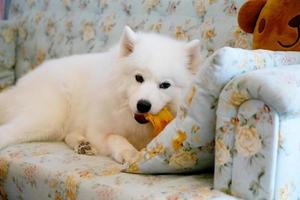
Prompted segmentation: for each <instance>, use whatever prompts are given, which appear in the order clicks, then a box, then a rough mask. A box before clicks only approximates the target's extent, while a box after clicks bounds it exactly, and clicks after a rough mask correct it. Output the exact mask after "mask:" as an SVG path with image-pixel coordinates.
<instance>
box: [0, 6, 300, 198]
mask: <svg viewBox="0 0 300 200" xmlns="http://www.w3.org/2000/svg"><path fill="white" fill-rule="evenodd" d="M243 2H244V1H243V0H191V1H184V0H164V1H160V0H132V1H129V0H112V1H108V0H97V1H91V0H6V4H5V5H6V6H7V7H6V10H7V13H6V15H5V16H7V20H4V21H1V22H0V86H1V88H5V87H7V86H9V85H11V84H13V83H14V82H15V81H16V80H17V79H18V78H20V77H21V76H22V75H23V74H25V73H27V72H28V71H30V70H32V69H34V68H35V67H36V66H37V65H39V64H40V63H42V62H43V61H44V60H46V59H50V58H56V57H63V56H67V55H71V54H78V53H86V52H97V51H102V50H105V49H107V48H108V47H109V46H110V45H112V44H113V43H115V42H116V41H117V40H118V38H119V36H120V34H121V31H122V29H123V27H124V25H125V24H128V25H129V26H131V27H132V28H133V29H135V30H144V31H155V32H159V33H163V34H167V35H170V36H174V37H175V38H177V39H182V40H191V39H194V38H200V39H201V41H202V44H201V45H202V46H201V54H202V56H203V58H207V59H205V62H204V61H203V66H201V68H200V72H199V79H198V80H197V81H196V83H195V84H197V85H200V86H199V87H201V89H202V90H201V91H202V92H203V93H204V94H205V95H206V96H207V102H208V104H200V105H199V107H201V106H203V105H205V106H206V105H209V106H208V108H207V109H208V110H209V113H214V114H213V115H212V114H210V115H208V114H207V115H206V118H203V122H204V123H206V124H209V126H207V127H208V128H205V127H200V128H201V129H203V131H206V132H207V133H208V134H210V137H212V138H215V140H214V142H213V143H210V144H212V145H211V146H212V148H209V149H202V151H209V152H214V151H213V146H215V163H214V167H213V166H209V167H208V168H207V169H206V170H202V171H199V172H193V173H189V174H176V175H175V174H174V175H141V174H130V173H122V172H121V170H123V167H124V166H122V165H119V164H117V163H115V162H114V161H112V160H111V159H109V158H106V157H100V156H97V157H92V156H85V155H77V154H75V153H74V152H73V151H72V150H71V149H69V148H68V147H67V146H66V145H64V144H63V143H31V144H20V145H15V146H11V147H8V148H6V149H3V150H1V151H0V199H56V200H59V199H70V200H74V199H126V200H127V199H170V200H171V199H207V200H211V199H215V200H216V199H220V200H226V199H239V198H243V199H280V200H281V199H284V200H285V199H287V200H297V199H300V171H299V169H300V160H299V158H300V135H299V134H298V133H297V132H298V129H299V128H300V127H299V120H300V119H299V111H300V107H299V106H297V105H298V102H300V89H299V87H300V84H299V83H300V78H299V77H300V66H299V67H298V66H297V65H296V64H300V53H296V52H294V53H292V52H271V51H262V50H256V51H251V50H243V49H250V47H251V38H250V36H249V35H247V34H245V33H243V32H242V31H241V30H240V29H239V28H238V26H237V23H236V14H237V10H238V8H239V7H240V5H241V4H242V3H243ZM224 46H230V47H233V48H230V47H225V48H221V47H224ZM240 48H243V49H240ZM298 68H299V69H298ZM205 106H203V107H205ZM206 107H207V106H206ZM206 107H205V108H206ZM212 127H213V128H212ZM200 139H202V138H200ZM213 168H214V169H213ZM213 171H214V172H213Z"/></svg>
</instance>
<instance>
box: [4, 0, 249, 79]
mask: <svg viewBox="0 0 300 200" xmlns="http://www.w3.org/2000/svg"><path fill="white" fill-rule="evenodd" d="M243 2H244V0H221V1H208V0H191V1H182V0H167V1H160V0H132V1H127V0H115V1H107V0H97V1H87V0H80V1H79V0H76V1H70V0H61V1H59V0H55V1H49V0H30V1H28V0H12V1H11V2H10V5H9V12H8V19H9V20H11V21H15V23H16V26H17V27H18V33H19V37H18V44H17V55H18V57H17V61H18V62H17V63H16V71H17V76H18V77H20V76H22V75H23V74H24V73H26V72H28V71H30V70H32V69H33V68H35V67H36V66H37V65H38V64H40V63H41V62H42V61H44V60H45V59H51V58H56V57H63V56H67V55H70V54H79V53H87V52H98V51H103V50H106V49H107V48H108V47H110V46H111V45H113V44H115V43H116V42H117V41H118V40H119V37H120V34H121V32H122V30H123V27H124V25H125V24H128V25H129V26H131V27H132V28H133V29H134V30H137V31H155V32H158V33H162V34H166V35H169V36H172V37H175V38H177V39H180V40H191V39H195V38H198V39H201V40H202V47H201V54H202V55H203V57H207V56H209V55H211V54H212V53H213V52H214V51H215V50H217V49H219V48H220V47H223V46H232V47H242V48H251V38H250V35H247V34H245V33H244V32H242V31H241V30H240V29H239V28H238V25H237V22H236V15H237V10H238V8H239V7H240V6H241V5H242V3H243ZM224 19H226V23H223V21H224Z"/></svg>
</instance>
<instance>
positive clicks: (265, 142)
mask: <svg viewBox="0 0 300 200" xmlns="http://www.w3.org/2000/svg"><path fill="white" fill-rule="evenodd" d="M299 77H300V65H291V66H282V67H278V68H276V69H263V70H259V71H253V72H249V73H246V74H244V75H241V76H238V77H237V78H234V79H233V80H232V81H230V82H229V83H228V84H227V85H226V86H225V88H224V89H223V91H222V93H221V95H220V101H219V104H218V110H217V113H218V115H217V129H216V130H217V131H216V141H217V142H218V144H219V145H216V158H215V159H216V162H215V177H214V178H215V181H214V185H215V188H217V189H220V190H221V191H224V192H229V193H230V194H233V195H235V196H238V197H243V198H246V199H297V198H299V197H300V185H299V183H300V176H299V175H298V174H299V173H298V168H297V167H298V166H300V162H299V160H298V158H299V157H300V150H299V144H300V136H299V135H298V134H297V133H296V132H297V130H299V125H298V124H299V113H300V107H299V105H298V101H299V100H300V78H299ZM237 94H239V95H237ZM232 99H235V101H233V100H232ZM220 144H221V145H220ZM287 146H288V147H287ZM227 152H229V158H228V156H227V157H226V156H223V155H227V154H228V153H227ZM223 157H225V158H226V159H224V158H223ZM222 158H223V159H222ZM220 160H221V161H220ZM289 166H295V168H294V167H292V168H289ZM287 168H289V169H288V170H287Z"/></svg>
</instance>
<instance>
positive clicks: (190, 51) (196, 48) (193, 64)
mask: <svg viewBox="0 0 300 200" xmlns="http://www.w3.org/2000/svg"><path fill="white" fill-rule="evenodd" d="M185 50H186V52H187V56H188V63H187V64H188V68H189V70H190V71H191V72H192V73H196V72H197V69H198V66H199V64H200V40H197V39H196V40H192V41H190V42H188V43H187V44H186V45H185Z"/></svg>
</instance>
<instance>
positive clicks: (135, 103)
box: [0, 27, 199, 163]
mask: <svg viewBox="0 0 300 200" xmlns="http://www.w3.org/2000/svg"><path fill="white" fill-rule="evenodd" d="M198 53H199V41H198V40H194V41H191V42H189V43H185V42H180V41H176V40H174V39H171V38H167V37H164V36H160V35H157V34H154V33H135V32H133V31H132V30H131V29H130V28H129V27H125V30H124V33H123V35H122V38H121V40H120V43H119V45H117V46H116V47H114V48H112V49H111V50H110V51H108V52H105V53H95V54H86V55H75V56H70V57H66V58H61V59H56V60H50V61H47V62H45V63H43V64H42V65H41V66H40V67H38V68H36V69H35V70H33V71H32V72H30V73H29V74H27V75H26V76H24V77H23V78H21V79H20V80H19V81H18V83H17V85H16V86H14V87H12V88H10V89H8V90H6V91H4V92H2V93H1V94H0V124H1V126H0V148H4V147H6V146H8V145H11V144H17V143H22V142H31V141H61V140H64V141H65V142H66V143H67V144H68V145H69V146H70V147H71V148H73V149H75V150H76V151H77V152H78V153H86V154H89V153H95V151H96V153H98V154H100V155H108V156H111V157H113V158H114V159H115V160H116V161H118V162H129V163H130V162H132V161H133V159H135V156H136V155H137V153H138V151H137V149H141V148H142V147H145V146H146V144H147V143H148V142H149V141H150V140H151V139H152V136H151V134H150V133H151V132H152V126H151V125H150V124H149V123H147V120H146V119H145V118H144V117H143V116H144V115H143V114H144V113H147V112H150V113H153V114H155V113H157V112H159V111H160V110H161V108H163V107H164V106H168V107H169V108H170V109H171V110H172V112H173V113H175V112H176V106H177V102H178V101H179V99H180V97H181V96H182V94H183V91H184V90H185V89H186V88H187V87H188V85H189V84H190V82H191V80H192V78H193V73H194V72H195V70H196V68H197V67H198V64H199V55H198Z"/></svg>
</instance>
